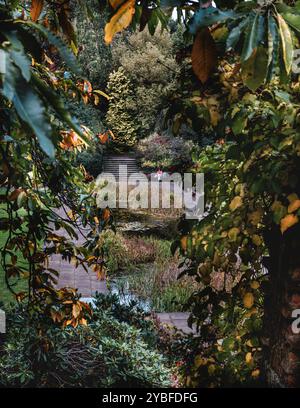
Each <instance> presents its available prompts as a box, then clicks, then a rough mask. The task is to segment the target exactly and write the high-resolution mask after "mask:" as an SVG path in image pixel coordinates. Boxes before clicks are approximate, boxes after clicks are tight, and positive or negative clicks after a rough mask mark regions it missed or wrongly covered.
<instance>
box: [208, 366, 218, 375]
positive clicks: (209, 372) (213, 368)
mask: <svg viewBox="0 0 300 408" xmlns="http://www.w3.org/2000/svg"><path fill="white" fill-rule="evenodd" d="M207 371H208V374H209V375H214V372H215V371H216V366H215V365H214V364H210V365H209V366H208V369H207Z"/></svg>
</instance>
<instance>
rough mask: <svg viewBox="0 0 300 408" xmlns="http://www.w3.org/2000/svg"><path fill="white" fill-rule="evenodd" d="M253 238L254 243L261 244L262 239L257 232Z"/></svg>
mask: <svg viewBox="0 0 300 408" xmlns="http://www.w3.org/2000/svg"><path fill="white" fill-rule="evenodd" d="M251 239H252V241H253V244H254V245H256V246H260V245H261V244H262V239H261V237H260V236H259V235H257V234H254V235H252V237H251Z"/></svg>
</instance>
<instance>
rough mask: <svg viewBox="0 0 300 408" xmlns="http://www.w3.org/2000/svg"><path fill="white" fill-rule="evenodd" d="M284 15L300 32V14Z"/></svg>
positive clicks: (290, 24)
mask: <svg viewBox="0 0 300 408" xmlns="http://www.w3.org/2000/svg"><path fill="white" fill-rule="evenodd" d="M281 15H282V17H283V18H284V19H285V21H286V22H287V23H288V25H289V26H291V27H292V28H293V29H294V30H296V31H298V32H299V33H300V15H299V14H292V13H282V14H281Z"/></svg>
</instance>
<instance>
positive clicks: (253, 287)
mask: <svg viewBox="0 0 300 408" xmlns="http://www.w3.org/2000/svg"><path fill="white" fill-rule="evenodd" d="M250 286H251V288H252V289H255V290H256V289H258V288H259V286H260V284H259V282H257V281H253V282H251V284H250Z"/></svg>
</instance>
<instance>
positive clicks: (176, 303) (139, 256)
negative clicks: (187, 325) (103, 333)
mask: <svg viewBox="0 0 300 408" xmlns="http://www.w3.org/2000/svg"><path fill="white" fill-rule="evenodd" d="M111 234H112V233H108V235H107V236H106V239H105V245H106V250H107V252H106V253H107V256H108V259H107V261H108V262H107V264H108V267H109V268H110V270H109V271H108V277H109V278H110V277H113V278H115V279H114V282H115V286H116V287H117V288H118V290H119V292H120V293H126V292H127V293H131V294H133V295H135V296H137V297H138V298H140V299H141V300H144V301H147V302H148V301H149V302H150V304H151V308H152V309H153V310H154V311H156V312H175V311H176V312H181V311H184V305H185V304H186V302H187V300H188V299H189V297H190V296H191V294H192V293H193V291H194V290H195V281H194V280H193V279H192V278H189V277H182V278H180V279H178V275H179V274H180V272H181V269H179V268H178V264H179V263H180V258H179V256H178V255H174V256H173V255H172V254H171V250H170V246H171V242H170V241H168V240H163V239H158V238H156V237H153V236H152V237H131V236H126V235H122V234H120V233H117V234H114V235H111ZM116 276H117V277H116Z"/></svg>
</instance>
